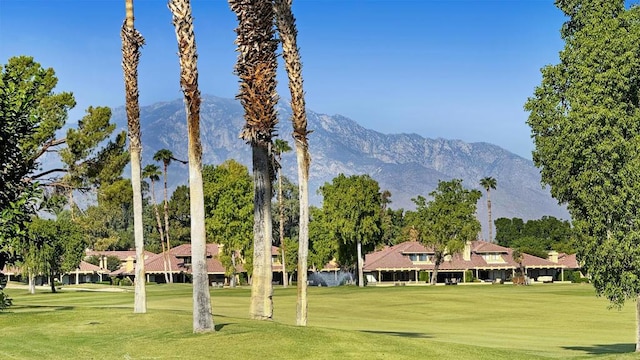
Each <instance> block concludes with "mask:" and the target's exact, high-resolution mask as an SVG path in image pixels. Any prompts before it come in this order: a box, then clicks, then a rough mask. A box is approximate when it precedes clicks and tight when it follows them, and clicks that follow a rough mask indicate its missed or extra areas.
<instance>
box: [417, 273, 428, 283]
mask: <svg viewBox="0 0 640 360" xmlns="http://www.w3.org/2000/svg"><path fill="white" fill-rule="evenodd" d="M418 280H420V281H424V282H429V272H428V271H420V273H419V274H418Z"/></svg>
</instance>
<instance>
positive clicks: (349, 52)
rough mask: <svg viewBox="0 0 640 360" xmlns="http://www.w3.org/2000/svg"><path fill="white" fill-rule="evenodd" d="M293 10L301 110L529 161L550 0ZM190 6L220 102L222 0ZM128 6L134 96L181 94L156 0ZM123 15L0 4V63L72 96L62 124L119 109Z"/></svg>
mask: <svg viewBox="0 0 640 360" xmlns="http://www.w3.org/2000/svg"><path fill="white" fill-rule="evenodd" d="M293 11H294V14H295V16H296V18H297V23H298V30H299V38H298V42H299V45H300V48H301V55H302V60H303V75H304V79H305V90H306V94H307V96H306V100H307V106H308V107H309V108H310V109H311V110H313V111H316V112H320V113H326V114H341V115H344V116H347V117H349V118H351V119H353V120H355V121H357V122H358V123H360V124H361V125H363V126H365V127H367V128H371V129H374V130H377V131H380V132H383V133H401V132H403V133H417V134H420V135H422V136H425V137H430V138H438V137H442V138H448V139H462V140H464V141H468V142H481V141H482V142H490V143H494V144H497V145H499V146H502V147H504V148H506V149H508V150H510V151H513V152H515V153H516V154H518V155H521V156H523V157H525V158H531V150H532V149H533V144H532V141H531V138H530V131H529V128H528V127H527V125H526V124H525V121H526V118H527V113H525V112H524V110H523V104H524V102H525V101H526V99H527V97H528V96H530V95H531V94H532V93H533V90H534V87H535V86H536V85H537V84H539V82H540V78H541V76H540V71H539V70H540V68H541V67H542V66H544V65H546V64H551V63H556V62H558V52H559V51H560V50H561V48H562V46H563V42H562V41H561V39H560V34H559V29H560V26H561V25H562V23H563V21H564V17H563V14H562V13H561V11H560V10H558V9H557V8H556V7H555V6H554V5H553V1H551V0H476V1H473V0H450V1H447V0H442V1H430V0H415V1H402V0H384V1H383V0H294V5H293ZM193 14H194V17H195V31H196V42H197V46H198V53H199V63H198V67H199V71H200V90H201V92H202V93H204V94H211V95H216V96H221V97H228V98H232V97H234V96H235V94H236V93H237V90H238V82H237V78H236V76H235V75H233V66H234V63H235V60H236V53H235V45H234V44H233V41H234V39H235V32H234V29H235V26H236V18H235V15H234V14H233V13H232V12H231V11H230V10H229V7H228V5H227V2H226V1H223V0H209V1H204V0H200V1H198V0H194V1H193ZM135 15H136V27H137V28H138V30H139V31H140V32H141V33H142V34H143V36H144V37H145V39H146V42H147V45H146V46H145V47H144V48H143V49H142V58H141V62H140V68H139V76H140V102H141V105H148V104H151V103H154V102H157V101H165V100H173V99H177V98H179V97H181V96H182V95H181V93H180V88H179V84H178V81H179V79H178V73H179V67H178V59H177V56H176V52H177V45H176V39H175V33H174V29H173V26H172V24H171V14H170V12H169V10H168V9H167V7H166V2H165V1H160V0H135ZM123 19H124V1H122V0H120V1H116V0H108V1H105V0H91V1H88V0H87V1H72V0H39V1H36V0H0V61H2V63H6V61H7V59H8V58H10V57H11V56H16V55H30V56H33V57H34V58H35V59H36V61H38V62H40V63H41V64H42V65H43V66H45V67H53V68H54V69H55V70H56V73H57V76H58V77H59V79H60V81H59V84H58V90H60V91H62V90H64V91H72V92H73V93H74V95H75V96H76V99H77V100H78V106H77V108H76V110H74V111H73V113H72V114H71V118H70V120H71V121H76V120H77V119H78V118H80V117H81V116H82V113H83V111H84V109H85V108H87V107H88V106H89V105H94V106H98V105H106V106H112V107H116V106H121V105H123V104H124V91H123V88H124V85H123V80H122V69H121V67H120V62H121V53H120V46H121V42H120V36H119V32H120V26H121V24H122V21H123ZM280 72H281V76H280V77H279V79H280V80H279V92H280V96H281V97H282V98H283V99H285V100H288V99H289V95H288V90H287V87H286V75H285V74H284V68H280ZM287 126H288V124H287Z"/></svg>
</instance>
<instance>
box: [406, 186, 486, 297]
mask: <svg viewBox="0 0 640 360" xmlns="http://www.w3.org/2000/svg"><path fill="white" fill-rule="evenodd" d="M429 196H431V197H432V198H433V200H431V201H429V202H427V199H425V198H424V197H423V196H418V197H417V198H413V199H411V200H413V202H414V203H415V204H416V210H415V211H409V212H407V225H408V226H410V227H411V229H412V230H413V231H414V232H415V235H416V236H417V238H418V240H419V241H420V242H421V243H422V244H424V245H425V246H426V247H428V248H430V249H432V250H433V252H434V256H433V260H432V261H433V263H434V268H433V274H432V276H431V284H433V285H435V284H436V282H437V279H438V269H439V268H440V265H441V264H442V262H443V261H444V260H445V258H446V257H447V256H450V255H453V254H456V253H458V252H460V251H462V249H464V245H465V243H466V242H467V241H471V240H474V239H475V238H476V236H477V234H478V231H480V223H479V222H478V220H477V219H476V217H475V212H476V203H477V202H478V200H479V199H480V197H482V193H480V191H478V190H468V189H465V188H463V187H462V180H459V179H453V180H451V181H439V182H438V187H437V188H436V190H435V191H433V192H431V193H429Z"/></svg>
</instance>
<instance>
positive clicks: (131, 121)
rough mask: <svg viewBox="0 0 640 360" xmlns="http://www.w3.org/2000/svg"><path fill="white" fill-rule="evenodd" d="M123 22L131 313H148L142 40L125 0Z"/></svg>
mask: <svg viewBox="0 0 640 360" xmlns="http://www.w3.org/2000/svg"><path fill="white" fill-rule="evenodd" d="M125 8H126V19H125V22H124V24H123V25H122V31H121V33H120V36H121V38H122V70H123V72H124V86H125V93H126V109H127V126H128V129H129V153H130V155H131V187H132V190H133V234H134V239H135V246H136V268H135V295H134V301H133V312H134V313H146V312H147V294H146V289H145V273H144V233H143V227H142V182H141V179H140V177H141V171H140V168H141V161H140V153H141V152H142V146H141V142H140V106H139V104H138V62H139V60H140V48H141V47H142V45H144V38H143V37H142V35H141V34H140V33H139V32H138V30H136V29H135V28H134V26H133V0H125Z"/></svg>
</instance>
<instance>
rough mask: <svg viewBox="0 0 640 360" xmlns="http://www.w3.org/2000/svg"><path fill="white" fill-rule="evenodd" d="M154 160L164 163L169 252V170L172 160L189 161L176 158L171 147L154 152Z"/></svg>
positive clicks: (166, 238)
mask: <svg viewBox="0 0 640 360" xmlns="http://www.w3.org/2000/svg"><path fill="white" fill-rule="evenodd" d="M153 160H155V161H159V162H162V165H163V167H164V171H163V173H164V237H165V240H166V242H167V252H169V251H170V250H171V242H170V238H169V192H168V189H167V171H168V169H169V165H171V162H172V161H178V162H181V163H183V164H186V163H187V162H186V161H184V160H178V159H176V158H175V157H174V156H173V153H172V152H171V150H169V149H160V150H158V151H156V153H155V154H153ZM167 256H168V255H167ZM167 259H168V258H167ZM169 265H170V264H169ZM169 282H170V283H173V273H172V272H169Z"/></svg>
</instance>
